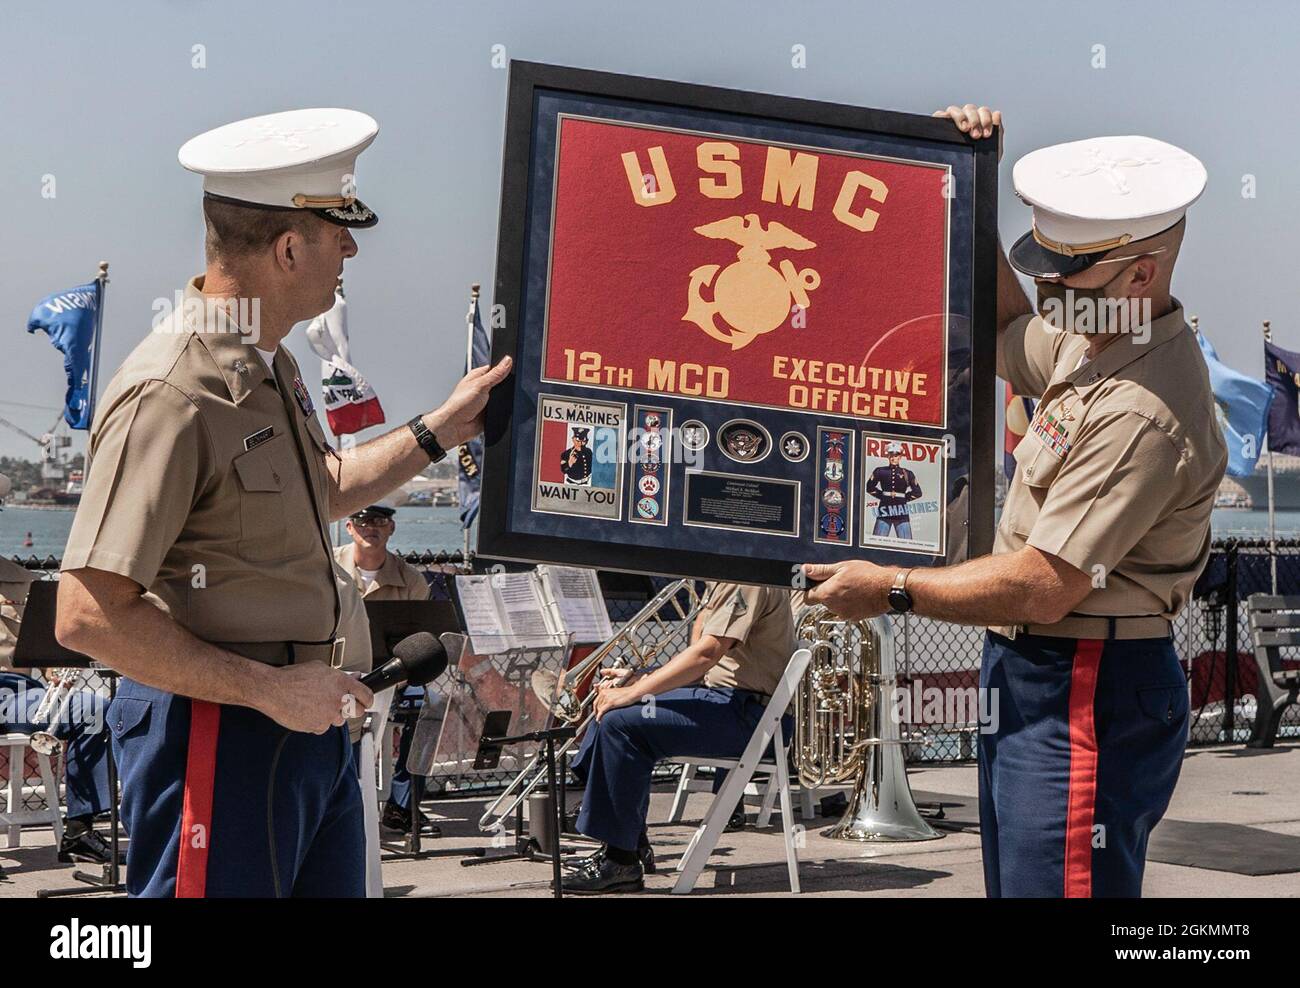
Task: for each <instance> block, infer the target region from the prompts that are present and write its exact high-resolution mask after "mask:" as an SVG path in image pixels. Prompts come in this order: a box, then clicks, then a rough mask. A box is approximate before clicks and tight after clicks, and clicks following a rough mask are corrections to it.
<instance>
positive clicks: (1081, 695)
mask: <svg viewBox="0 0 1300 988" xmlns="http://www.w3.org/2000/svg"><path fill="white" fill-rule="evenodd" d="M1105 644H1106V643H1105V642H1104V641H1100V640H1098V639H1095V638H1085V639H1080V640H1079V642H1078V643H1077V644H1076V646H1075V650H1074V669H1073V671H1072V672H1071V674H1070V795H1069V800H1068V802H1067V809H1066V813H1065V897H1066V898H1067V899H1088V898H1091V897H1092V824H1093V818H1094V816H1095V813H1096V808H1097V729H1096V724H1095V722H1094V721H1093V701H1094V700H1095V699H1096V696H1097V670H1098V668H1099V667H1100V666H1101V650H1102V648H1103V646H1105Z"/></svg>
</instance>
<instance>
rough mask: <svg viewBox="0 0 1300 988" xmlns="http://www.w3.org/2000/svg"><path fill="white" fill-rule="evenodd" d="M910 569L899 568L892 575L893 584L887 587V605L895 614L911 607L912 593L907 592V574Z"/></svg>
mask: <svg viewBox="0 0 1300 988" xmlns="http://www.w3.org/2000/svg"><path fill="white" fill-rule="evenodd" d="M911 572H912V571H911V570H910V569H900V570H899V571H898V575H897V576H895V577H894V585H893V586H892V587H890V588H889V606H890V607H892V608H893V609H894V613H895V614H906V613H907V612H908V611H910V610H911V609H912V595H911V594H910V593H908V592H907V576H908V574H909V573H911Z"/></svg>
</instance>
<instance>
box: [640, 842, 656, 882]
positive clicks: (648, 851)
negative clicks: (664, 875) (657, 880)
mask: <svg viewBox="0 0 1300 988" xmlns="http://www.w3.org/2000/svg"><path fill="white" fill-rule="evenodd" d="M636 854H637V857H639V858H640V859H641V871H642V872H644V873H645V874H647V875H653V874H655V872H656V871H657V870H658V869H657V867H656V866H655V849H654V848H653V847H651V846H650V845H649V844H642V845H641V846H640V847H638V848H637V849H636Z"/></svg>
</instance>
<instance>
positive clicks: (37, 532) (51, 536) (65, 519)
mask: <svg viewBox="0 0 1300 988" xmlns="http://www.w3.org/2000/svg"><path fill="white" fill-rule="evenodd" d="M72 517H73V512H72V511H70V510H67V509H64V508H24V507H21V506H19V505H6V506H5V507H4V508H3V509H0V556H5V557H6V558H12V557H13V556H20V557H22V558H24V559H26V558H27V557H28V556H37V557H38V558H41V559H44V558H45V557H46V556H55V557H61V556H62V555H63V548H64V546H65V545H67V542H68V531H69V530H70V529H71V528H72ZM396 521H397V531H396V532H395V533H394V534H393V540H392V542H391V543H390V545H391V547H392V548H393V549H395V550H398V551H400V552H424V551H425V550H426V549H431V550H433V551H434V552H437V551H438V550H439V549H445V550H447V551H448V552H454V551H456V550H457V549H460V548H462V536H461V529H460V509H459V508H433V507H427V508H426V507H420V508H398V509H397V518H396ZM336 529H337V531H338V532H339V533H341V535H342V537H343V538H344V539H346V538H347V537H348V534H347V532H346V531H345V530H344V529H343V528H342V526H332V527H331V532H333V531H335V530H336ZM29 536H30V539H31V545H26V544H25V543H26V542H27V541H28V537H29Z"/></svg>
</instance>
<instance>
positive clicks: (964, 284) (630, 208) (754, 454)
mask: <svg viewBox="0 0 1300 988" xmlns="http://www.w3.org/2000/svg"><path fill="white" fill-rule="evenodd" d="M511 87H512V88H511V101H510V107H509V110H508V118H509V119H508V124H507V148H506V176H505V180H504V181H505V184H504V188H505V190H506V191H505V194H504V195H505V197H504V199H503V211H502V232H501V247H500V251H499V256H498V267H499V270H498V276H497V282H498V292H499V293H500V294H501V297H500V298H499V299H498V301H499V302H500V303H501V306H500V307H501V309H502V310H503V326H502V327H501V328H500V329H498V330H497V332H496V334H495V337H494V350H495V353H494V356H495V357H498V358H499V357H501V356H504V355H505V354H507V353H509V354H511V355H512V356H513V357H514V358H515V365H516V372H515V381H514V388H513V393H510V392H506V393H505V394H503V395H501V396H494V397H493V399H492V404H491V405H490V406H489V415H488V419H489V429H488V446H489V450H488V455H487V469H486V471H485V472H486V474H488V477H487V482H486V485H485V492H484V508H483V511H484V514H483V515H482V522H481V526H482V527H481V530H480V546H479V549H480V553H481V554H483V555H485V556H493V555H495V556H499V557H503V558H518V559H529V560H539V561H542V560H554V561H560V562H572V563H583V564H586V565H595V566H607V567H610V568H618V569H634V570H645V571H651V572H659V573H670V574H682V575H695V576H702V577H713V578H727V579H739V580H742V581H745V582H768V583H780V584H785V585H788V584H789V583H790V582H791V581H792V579H794V578H795V574H796V571H797V570H796V564H797V563H799V562H804V561H816V562H832V561H837V560H841V559H852V558H862V557H867V558H874V559H879V560H882V561H883V560H897V561H899V562H904V563H907V564H910V565H927V564H933V563H936V562H946V561H950V560H949V559H948V558H947V545H946V544H945V541H946V540H945V533H946V532H947V531H948V526H949V524H950V523H955V524H957V525H958V526H959V527H961V526H965V527H966V531H967V534H968V537H967V538H966V539H963V540H953V541H954V542H956V541H960V544H961V545H962V546H963V547H964V546H966V545H969V546H971V547H972V549H973V550H978V549H979V548H980V547H981V546H982V545H988V544H990V543H991V531H992V524H991V522H992V510H991V509H992V491H991V482H992V475H991V471H990V472H989V475H988V476H987V477H986V478H984V479H982V480H979V481H978V484H977V482H976V478H975V474H974V466H975V462H976V455H977V454H976V447H977V446H979V445H980V444H983V446H986V447H987V448H986V449H984V450H983V452H981V453H979V454H978V455H979V456H980V457H982V458H983V459H984V460H986V461H987V462H988V463H991V455H992V421H991V420H992V404H991V402H992V360H991V357H990V356H989V353H987V352H986V353H984V363H983V367H982V372H981V373H980V374H978V375H977V374H976V373H974V369H975V367H974V355H975V352H976V349H977V348H976V347H975V346H974V337H973V335H972V332H971V330H972V319H973V318H974V316H975V314H976V312H977V311H980V312H983V313H984V315H983V316H982V318H985V319H990V320H991V316H992V306H991V303H992V293H991V281H989V283H988V284H986V285H984V287H983V288H981V287H980V284H981V283H978V282H977V280H976V277H975V274H976V267H977V259H978V263H979V264H981V265H982V264H984V263H986V261H987V260H988V259H989V258H992V257H993V256H994V255H993V253H992V251H993V248H994V246H995V239H994V230H993V225H992V220H993V218H994V215H995V214H994V213H993V212H992V211H989V210H984V211H982V212H980V213H979V215H978V216H977V210H976V208H975V205H976V198H977V196H976V188H977V185H979V184H981V183H982V187H983V188H984V189H985V192H986V193H987V192H988V191H989V190H991V189H992V187H993V186H992V183H993V182H994V181H995V178H994V177H993V176H994V171H993V170H992V167H991V163H992V157H991V156H990V154H989V153H988V151H989V149H985V151H983V152H981V153H983V154H984V158H983V159H982V160H984V162H985V170H984V171H982V172H980V173H979V176H982V177H980V178H979V182H977V177H979V176H977V169H976V161H977V158H978V157H979V155H978V154H977V153H976V148H975V147H974V143H973V142H971V141H969V140H968V139H966V138H964V137H962V136H961V135H960V134H954V132H953V131H952V128H951V127H941V126H936V125H935V124H934V123H933V122H932V121H929V119H928V118H923V117H909V116H905V115H899V114H881V113H878V112H877V111H869V110H861V109H858V108H847V107H834V106H830V105H828V104H811V103H806V102H803V101H786V100H781V99H778V98H775V97H762V96H755V95H754V94H741V93H733V92H729V91H726V90H714V89H709V90H704V89H701V88H700V87H693V86H681V85H679V84H673V83H660V82H656V81H653V80H641V79H631V78H628V77H623V76H610V75H606V74H602V73H589V72H582V71H578V70H570V69H561V68H557V67H553V66H538V65H522V66H521V65H520V64H519V63H515V64H514V65H513V67H512V82H511ZM765 110H766V111H770V115H769V116H767V117H765V116H764V111H765ZM993 156H995V155H993ZM980 251H985V252H986V255H987V256H985V255H984V254H981V253H980ZM988 271H989V272H990V273H991V272H992V271H993V268H992V267H991V266H990V267H989V268H988ZM986 339H992V337H987V338H986ZM979 346H980V347H985V348H987V344H986V343H983V342H982V343H980V344H979ZM984 391H987V392H988V401H989V409H988V412H987V414H984V413H977V412H976V411H975V406H974V404H973V401H974V396H975V395H976V393H977V392H979V393H982V392H984ZM881 443H883V444H885V445H879V444H881ZM889 444H897V445H898V446H899V448H900V449H902V450H904V452H903V453H901V454H899V455H898V457H897V458H896V459H897V461H898V464H900V466H899V469H900V470H906V471H909V473H908V474H907V475H906V476H907V477H911V478H912V480H910V481H909V480H906V479H905V477H904V475H901V474H900V477H893V476H889V477H883V479H882V476H878V471H879V470H881V469H882V468H885V469H888V468H889V466H890V456H889V455H887V454H886V453H884V452H883V450H884V448H885V446H887V445H889ZM521 450H531V451H533V452H532V457H531V460H529V462H528V463H527V464H524V463H521V462H520V460H521V457H520V455H519V451H521ZM523 459H528V458H527V457H524V458H523ZM900 478H904V479H900ZM895 487H899V488H900V489H899V490H898V491H895V490H894V489H893V488H895ZM958 492H966V493H963V496H962V497H961V498H960V499H959V498H958ZM950 504H956V505H958V508H957V510H958V511H960V512H961V513H962V517H961V518H959V519H953V520H950V519H949V518H948V511H949V506H950ZM985 515H987V517H985Z"/></svg>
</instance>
